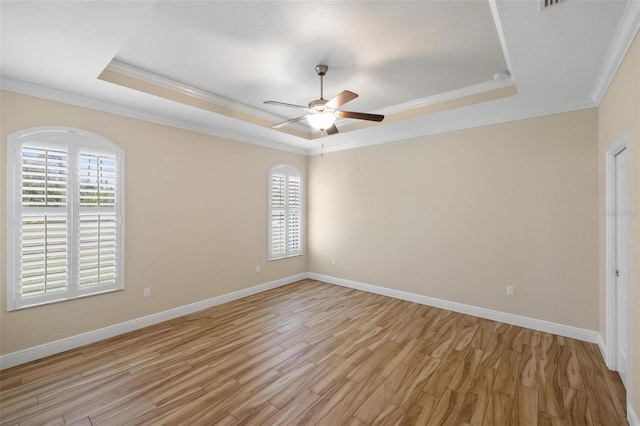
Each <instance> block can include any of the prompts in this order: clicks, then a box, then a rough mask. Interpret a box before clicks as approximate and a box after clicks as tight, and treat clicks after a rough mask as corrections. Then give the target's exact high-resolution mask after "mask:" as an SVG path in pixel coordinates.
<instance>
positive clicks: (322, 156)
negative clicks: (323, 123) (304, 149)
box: [320, 142, 324, 158]
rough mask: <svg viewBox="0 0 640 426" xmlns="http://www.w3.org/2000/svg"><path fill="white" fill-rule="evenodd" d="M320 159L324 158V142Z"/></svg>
mask: <svg viewBox="0 0 640 426" xmlns="http://www.w3.org/2000/svg"><path fill="white" fill-rule="evenodd" d="M320 158H324V142H322V148H320Z"/></svg>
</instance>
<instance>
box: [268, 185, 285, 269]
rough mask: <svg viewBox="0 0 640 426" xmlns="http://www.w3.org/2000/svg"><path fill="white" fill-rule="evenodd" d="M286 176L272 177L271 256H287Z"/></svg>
mask: <svg viewBox="0 0 640 426" xmlns="http://www.w3.org/2000/svg"><path fill="white" fill-rule="evenodd" d="M285 183H286V176H285V175H283V174H276V173H274V174H272V175H271V256H272V257H282V256H284V255H286V232H285V229H286V219H285V218H286V216H285V213H286V211H285V207H286V204H285V202H286V200H285V194H286V185H285Z"/></svg>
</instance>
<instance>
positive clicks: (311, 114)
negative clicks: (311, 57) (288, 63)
mask: <svg viewBox="0 0 640 426" xmlns="http://www.w3.org/2000/svg"><path fill="white" fill-rule="evenodd" d="M328 70H329V66H327V65H317V66H316V73H317V74H318V76H319V77H320V99H316V100H313V101H311V102H309V106H308V107H304V106H302V105H295V104H289V103H285V102H278V101H265V102H264V103H265V104H268V105H278V106H285V107H289V108H297V109H303V110H305V111H306V112H307V114H306V115H302V116H300V117H296V118H292V119H290V120H287V121H283V122H281V123H278V124H275V125H273V126H272V127H273V128H274V129H277V128H279V127H283V126H286V125H288V124H291V123H295V122H298V121H301V120H304V119H305V118H306V119H307V121H308V122H309V124H310V125H311V126H312V127H313V128H314V129H317V130H320V131H325V132H326V134H328V135H333V134H335V133H338V129H337V128H336V126H335V121H336V118H338V117H341V118H353V119H356V120H367V121H376V122H380V121H382V120H384V115H380V114H368V113H364V112H353V111H339V110H338V108H340V107H341V106H342V105H344V104H346V103H347V102H350V101H352V100H354V99H355V98H357V97H358V95H357V94H356V93H354V92H350V91H349V90H343V91H342V92H340V93H338V95H336V96H335V97H333V98H332V99H329V100H326V99H324V81H323V77H324V76H325V74H326V73H327V71H328Z"/></svg>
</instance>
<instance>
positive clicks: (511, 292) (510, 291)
mask: <svg viewBox="0 0 640 426" xmlns="http://www.w3.org/2000/svg"><path fill="white" fill-rule="evenodd" d="M515 294H516V289H515V287H514V286H512V285H508V286H507V296H513V295H515Z"/></svg>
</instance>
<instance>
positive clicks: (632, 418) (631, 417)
mask: <svg viewBox="0 0 640 426" xmlns="http://www.w3.org/2000/svg"><path fill="white" fill-rule="evenodd" d="M627 420H628V421H629V426H640V420H638V415H637V414H636V412H635V411H634V409H633V405H631V404H627Z"/></svg>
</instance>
